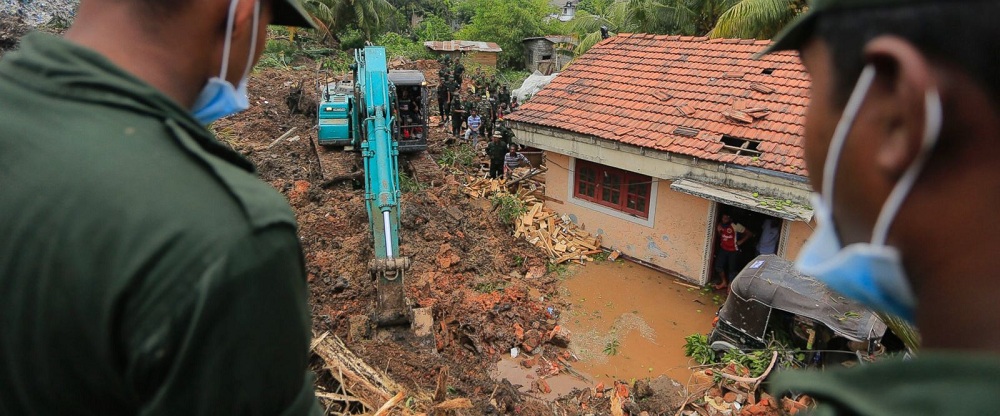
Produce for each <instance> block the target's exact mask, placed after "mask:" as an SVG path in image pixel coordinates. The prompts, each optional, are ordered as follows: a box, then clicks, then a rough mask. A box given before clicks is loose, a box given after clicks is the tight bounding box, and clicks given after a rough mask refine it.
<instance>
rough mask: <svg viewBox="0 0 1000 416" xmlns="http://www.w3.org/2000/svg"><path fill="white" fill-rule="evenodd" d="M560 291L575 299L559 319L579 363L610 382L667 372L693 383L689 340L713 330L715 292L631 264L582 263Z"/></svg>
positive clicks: (578, 367)
mask: <svg viewBox="0 0 1000 416" xmlns="http://www.w3.org/2000/svg"><path fill="white" fill-rule="evenodd" d="M561 290H562V294H563V295H564V296H565V299H566V300H567V301H568V302H569V303H571V304H572V307H571V309H570V310H568V311H563V313H562V314H561V316H560V317H559V321H560V325H563V326H564V327H565V328H566V329H568V330H570V331H571V332H572V335H571V336H570V349H571V350H572V351H573V353H574V354H576V356H577V357H578V358H579V359H580V361H579V362H577V363H574V364H573V367H574V369H576V370H577V371H579V372H582V373H585V374H587V375H589V376H591V377H593V378H594V379H595V380H596V381H603V382H604V383H605V385H611V384H612V383H613V381H614V380H624V381H629V380H631V379H633V378H636V379H640V378H645V377H653V378H655V377H658V376H660V375H667V376H668V377H670V378H673V379H674V380H677V381H678V382H680V383H682V384H685V383H687V382H688V379H689V378H690V376H691V371H690V370H689V369H688V367H689V366H691V365H695V363H694V362H693V361H690V359H689V358H688V357H685V356H684V337H686V336H688V335H691V334H694V333H706V332H708V330H709V329H710V328H711V325H712V318H714V317H715V311H716V310H718V306H716V305H715V303H714V302H713V299H712V298H713V295H712V294H702V293H701V291H700V290H690V291H689V290H688V288H687V287H685V286H681V285H678V284H676V283H674V278H673V277H670V276H667V275H665V274H663V273H660V272H657V271H654V270H652V269H649V268H646V267H643V266H640V265H637V264H633V263H629V262H601V263H590V264H588V265H587V266H586V267H579V268H576V269H574V270H573V274H572V275H571V276H570V277H568V278H567V279H566V280H565V281H564V282H563V288H562V289H561Z"/></svg>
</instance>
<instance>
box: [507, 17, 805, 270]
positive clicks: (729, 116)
mask: <svg viewBox="0 0 1000 416" xmlns="http://www.w3.org/2000/svg"><path fill="white" fill-rule="evenodd" d="M767 43H768V41H755V40H735V39H708V38H703V37H681V36H666V35H645V34H621V35H618V36H615V37H612V38H609V39H606V40H604V41H602V42H601V43H600V44H598V45H597V46H595V47H593V48H592V49H590V50H589V51H588V52H587V53H586V54H585V55H583V56H581V57H580V58H578V59H577V61H576V62H575V63H574V64H573V65H571V66H570V67H569V68H567V70H566V71H565V72H563V73H561V74H560V75H559V76H557V77H556V78H555V79H554V80H553V81H552V82H551V83H550V84H549V85H548V86H547V87H546V88H544V89H543V90H542V91H540V92H539V93H538V94H537V95H535V96H534V97H533V98H532V99H531V100H530V101H529V102H527V103H525V104H524V105H523V106H522V107H521V109H520V110H519V111H518V112H517V113H515V114H513V115H511V116H510V117H509V118H508V119H507V120H508V122H509V123H510V125H511V127H512V129H513V130H514V132H515V134H516V135H517V137H518V140H519V141H520V142H521V143H523V144H525V145H528V146H532V147H536V148H539V149H542V150H543V151H544V152H545V158H546V160H547V166H548V168H549V171H548V173H547V177H546V199H547V202H546V204H547V205H548V206H550V207H552V208H553V209H554V210H556V211H558V212H560V213H563V214H567V215H568V216H569V217H570V218H571V220H572V221H574V222H576V223H577V224H579V225H582V226H584V227H585V229H586V230H587V231H589V232H591V233H594V234H596V235H599V236H601V238H602V244H603V245H604V246H605V247H607V248H612V249H617V250H620V251H621V252H622V254H624V255H625V256H628V257H630V258H632V259H634V260H636V261H639V262H641V263H644V264H647V265H649V266H652V267H655V268H657V269H660V270H663V271H665V272H667V273H670V274H673V275H676V276H679V277H682V278H684V279H686V280H689V281H692V282H696V283H699V284H704V283H706V282H707V281H708V280H710V274H711V272H712V269H713V267H712V259H713V256H714V251H715V250H716V249H717V247H718V242H717V238H718V236H717V235H716V226H715V225H716V224H717V223H718V221H719V218H720V217H721V215H722V214H723V213H727V214H730V215H731V216H733V217H734V218H735V220H736V222H739V223H741V224H743V225H744V226H745V227H747V228H748V229H750V230H751V231H753V232H754V233H755V234H756V236H755V237H753V239H752V240H750V241H749V242H747V243H745V244H744V245H743V246H744V247H742V249H741V252H742V253H743V256H742V257H743V258H742V259H741V260H742V261H743V262H744V263H741V265H742V264H745V262H748V261H749V260H750V259H751V258H753V256H754V255H755V246H756V241H757V239H758V238H759V236H760V235H761V234H763V233H762V232H761V231H762V229H763V228H764V224H765V222H768V223H769V224H774V225H776V226H777V229H778V234H777V235H778V242H777V244H776V251H777V254H778V255H780V256H782V257H785V258H788V259H794V257H795V256H796V255H797V254H798V252H799V250H800V248H801V246H802V244H803V243H804V241H805V239H806V238H807V237H808V236H809V235H810V233H811V231H812V228H811V225H810V222H811V221H812V210H811V207H810V206H809V195H810V188H809V184H808V181H807V172H806V168H805V164H804V161H803V151H802V135H803V132H804V126H803V123H804V121H805V111H806V105H807V103H808V90H809V78H808V76H807V74H806V71H805V68H804V67H803V66H802V64H801V63H800V61H799V58H798V54H797V53H795V52H782V53H777V54H771V55H768V56H765V57H763V58H762V59H760V60H754V59H753V58H752V56H753V54H754V53H756V52H759V51H760V50H762V49H763V48H764V47H765V46H766V45H767ZM768 220H769V221H768ZM768 234H771V235H773V234H774V232H773V231H772V232H770V233H768Z"/></svg>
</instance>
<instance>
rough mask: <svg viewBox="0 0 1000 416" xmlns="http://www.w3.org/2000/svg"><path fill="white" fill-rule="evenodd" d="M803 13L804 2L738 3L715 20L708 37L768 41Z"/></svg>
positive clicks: (758, 0)
mask: <svg viewBox="0 0 1000 416" xmlns="http://www.w3.org/2000/svg"><path fill="white" fill-rule="evenodd" d="M805 9H806V2H805V0H739V1H737V2H736V4H734V5H733V6H732V7H730V8H729V9H728V10H726V11H725V12H724V13H722V14H721V15H720V16H719V17H718V20H717V22H716V23H715V27H713V28H712V30H711V32H709V33H708V35H709V36H711V37H713V38H744V39H770V38H773V37H774V36H775V35H777V34H778V32H780V31H781V28H783V27H784V26H785V25H787V24H788V23H789V22H791V21H792V19H794V18H795V16H798V15H799V14H800V13H802V12H804V11H805Z"/></svg>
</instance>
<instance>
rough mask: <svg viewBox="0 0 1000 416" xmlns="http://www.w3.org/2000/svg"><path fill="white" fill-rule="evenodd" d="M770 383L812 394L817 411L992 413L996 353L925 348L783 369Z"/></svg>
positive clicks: (997, 402) (999, 370)
mask: <svg viewBox="0 0 1000 416" xmlns="http://www.w3.org/2000/svg"><path fill="white" fill-rule="evenodd" d="M770 389H771V391H772V392H773V393H775V394H781V393H783V392H786V391H794V392H798V393H806V394H809V395H811V396H813V397H816V398H817V399H818V401H819V403H820V404H819V408H818V409H816V411H815V412H814V413H813V414H818V415H834V414H856V415H928V416H930V415H942V414H954V415H977V414H993V413H995V412H996V409H997V408H1000V396H998V395H997V394H996V392H997V391H1000V357H998V356H995V355H985V354H982V355H979V354H953V353H927V354H922V355H920V356H919V357H918V358H916V359H913V360H909V361H903V360H901V359H890V360H886V361H882V362H877V363H873V364H869V365H866V366H862V367H856V368H851V369H834V370H827V371H825V372H818V371H785V372H780V373H777V374H775V375H774V377H773V378H772V380H771V388H770ZM918 398H919V399H918Z"/></svg>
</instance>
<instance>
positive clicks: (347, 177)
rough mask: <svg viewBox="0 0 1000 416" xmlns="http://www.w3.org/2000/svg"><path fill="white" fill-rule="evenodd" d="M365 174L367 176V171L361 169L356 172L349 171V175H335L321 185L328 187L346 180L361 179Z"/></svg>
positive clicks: (324, 187)
mask: <svg viewBox="0 0 1000 416" xmlns="http://www.w3.org/2000/svg"><path fill="white" fill-rule="evenodd" d="M364 176H365V173H364V172H361V171H358V172H354V173H349V174H347V175H340V176H334V177H332V178H330V180H328V181H326V182H323V184H322V185H320V186H321V187H322V188H323V189H327V188H330V187H332V186H334V185H337V184H339V183H341V182H346V181H352V180H357V179H361V178H362V177H364Z"/></svg>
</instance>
